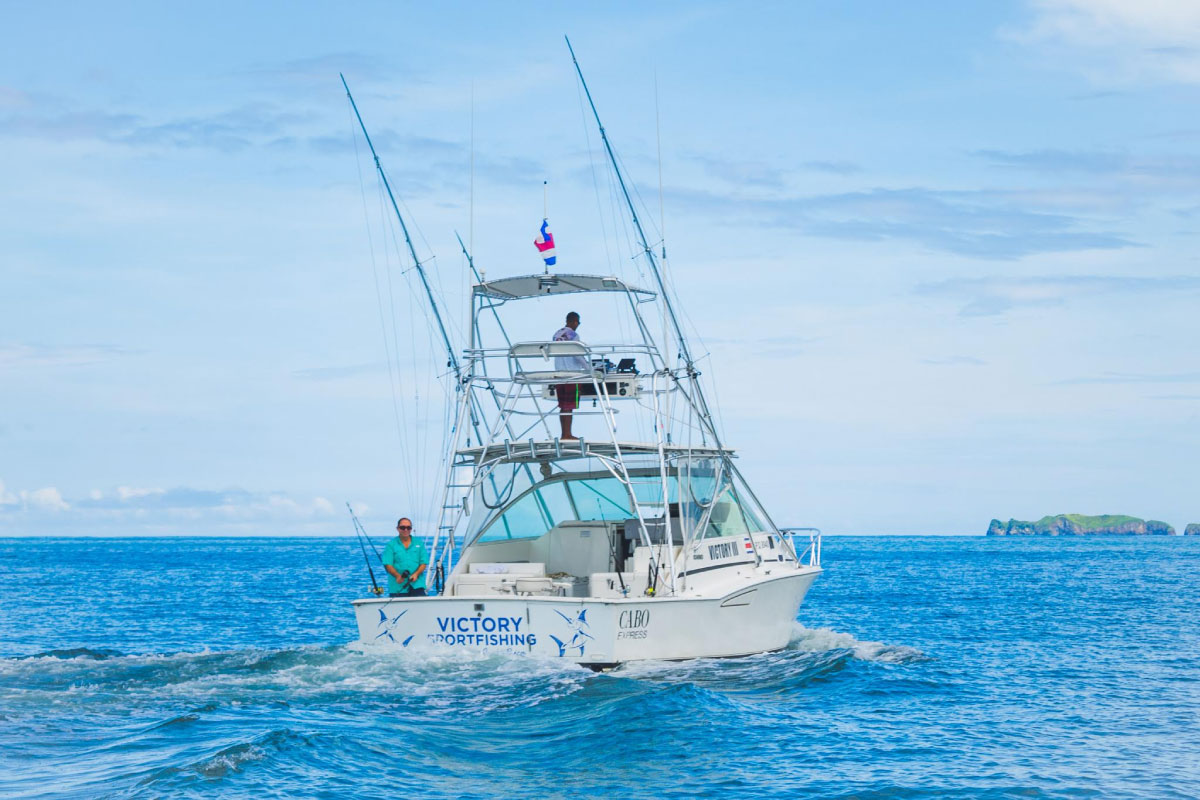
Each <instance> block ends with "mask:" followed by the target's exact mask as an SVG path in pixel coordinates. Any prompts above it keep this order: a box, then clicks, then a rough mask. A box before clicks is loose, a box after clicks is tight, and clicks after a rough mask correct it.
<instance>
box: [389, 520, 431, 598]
mask: <svg viewBox="0 0 1200 800" xmlns="http://www.w3.org/2000/svg"><path fill="white" fill-rule="evenodd" d="M412 528H413V525H412V520H411V519H409V518H408V517H401V518H400V521H399V522H397V523H396V533H397V536H396V538H395V539H392V540H391V541H390V542H388V543H387V547H385V548H383V568H384V569H386V570H387V573H388V596H390V597H424V596H425V578H424V575H425V568H426V567H427V566H428V565H429V555H428V554H427V553H426V552H425V545H423V544H421V543H420V542H419V541H417V540H416V539H414V538H413V535H412ZM418 581H420V583H418Z"/></svg>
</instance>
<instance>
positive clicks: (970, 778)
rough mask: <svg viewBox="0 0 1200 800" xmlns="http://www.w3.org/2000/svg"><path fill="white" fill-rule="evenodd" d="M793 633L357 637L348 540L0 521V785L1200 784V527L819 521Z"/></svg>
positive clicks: (1029, 788) (824, 793)
mask: <svg viewBox="0 0 1200 800" xmlns="http://www.w3.org/2000/svg"><path fill="white" fill-rule="evenodd" d="M823 555H824V562H825V563H824V566H825V569H826V572H825V574H824V575H822V576H821V577H820V578H819V579H818V580H817V582H816V584H815V585H814V586H813V589H812V591H811V592H810V594H809V596H808V599H807V600H806V602H805V604H804V606H803V607H802V608H801V610H800V616H799V619H798V620H797V622H796V627H795V634H794V636H793V639H792V643H791V646H790V647H789V648H788V649H787V650H785V651H783V652H779V653H772V654H765V655H758V656H753V657H749V658H738V659H730V660H700V661H691V662H684V663H643V664H636V665H630V666H627V667H624V668H621V669H618V670H615V671H613V672H608V673H594V672H591V671H588V670H586V669H583V668H580V667H576V666H573V665H570V664H565V663H562V662H558V661H549V660H533V659H530V658H527V657H519V656H500V655H465V654H458V655H453V654H448V653H437V652H434V653H412V652H408V651H401V652H374V651H371V650H369V649H368V650H366V651H364V650H363V649H362V648H358V647H355V646H352V645H351V644H349V643H350V642H352V640H353V639H354V638H355V629H354V625H353V616H352V614H351V611H350V607H349V605H348V603H349V601H350V600H351V599H352V598H353V597H355V596H357V595H359V594H361V593H362V590H363V588H364V587H365V585H366V583H367V580H366V575H365V567H364V566H363V563H362V556H361V554H360V553H359V551H358V549H357V545H356V544H355V542H354V540H353V539H318V540H314V539H298V540H296V539H294V540H287V539H271V538H262V539H135V538H130V539H70V540H47V539H5V540H0V796H2V797H5V798H16V797H27V798H34V797H36V798H67V797H112V798H160V797H162V798H217V797H220V798H242V797H245V798H274V797H279V798H284V797H286V798H294V797H329V798H334V797H336V798H343V797H355V798H388V800H395V798H408V797H421V798H443V797H446V798H450V797H453V798H460V797H470V798H525V797H530V798H532V797H538V798H577V797H600V798H610V797H639V798H640V797H672V798H676V797H677V798H693V797H719V798H742V797H771V798H776V797H777V798H795V797H806V798H958V797H961V798H1007V797H1012V798H1042V797H1071V798H1076V797H1099V798H1123V797H1139V798H1156V799H1159V798H1196V797H1200V538H1193V539H1184V538H1169V539H1168V538H1154V539H1135V538H1086V539H1002V538H996V539H986V538H970V537H953V538H950V537H878V538H856V537H827V538H826V541H825V548H824V554H823Z"/></svg>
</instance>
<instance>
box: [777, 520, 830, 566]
mask: <svg viewBox="0 0 1200 800" xmlns="http://www.w3.org/2000/svg"><path fill="white" fill-rule="evenodd" d="M779 532H780V533H782V534H783V535H784V536H787V537H788V540H789V541H790V542H791V545H792V552H793V553H795V554H796V560H797V561H798V562H800V563H802V564H807V565H808V566H810V567H819V566H821V529H820V528H780V529H779ZM802 533H807V534H808V545H807V546H806V547H805V548H804V550H801V549H800V544H801V542H797V539H800V534H802ZM805 557H807V558H808V561H807V562H805V561H804V559H805Z"/></svg>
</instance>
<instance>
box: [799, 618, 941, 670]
mask: <svg viewBox="0 0 1200 800" xmlns="http://www.w3.org/2000/svg"><path fill="white" fill-rule="evenodd" d="M788 649H789V650H802V651H805V652H809V653H825V652H828V651H830V650H849V651H850V653H851V654H852V655H853V656H854V658H856V659H858V660H859V661H879V662H883V663H886V664H903V663H907V662H909V661H916V660H920V659H923V658H925V654H924V653H922V652H921V651H920V650H918V649H916V648H915V647H907V646H905V645H891V644H884V643H883V642H871V641H866V642H864V641H861V640H859V639H856V638H854V636H853V635H851V634H849V633H841V632H839V631H835V630H833V629H832V628H806V627H804V626H803V625H801V624H799V623H796V625H795V627H794V628H793V630H792V638H791V641H790V642H789V643H788Z"/></svg>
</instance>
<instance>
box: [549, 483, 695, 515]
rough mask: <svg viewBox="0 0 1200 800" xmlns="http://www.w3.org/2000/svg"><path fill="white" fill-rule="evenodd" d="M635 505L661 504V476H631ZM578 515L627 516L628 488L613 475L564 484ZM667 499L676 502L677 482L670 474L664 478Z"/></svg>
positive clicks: (657, 506)
mask: <svg viewBox="0 0 1200 800" xmlns="http://www.w3.org/2000/svg"><path fill="white" fill-rule="evenodd" d="M630 485H631V486H632V487H633V495H634V497H636V498H637V500H638V505H640V506H643V507H649V508H661V507H662V500H663V496H662V478H661V477H659V476H658V475H638V476H633V477H632V478H630ZM567 488H568V490H569V491H570V492H571V498H572V499H573V500H574V501H575V508H577V509H578V510H579V518H580V519H584V520H611V519H622V520H623V519H629V518H630V517H632V516H633V511H632V510H630V508H629V491H628V490H627V489H626V488H625V487H624V486H623V485H622V484H621V482H620V481H618V480H617V479H616V478H590V479H586V480H575V481H569V482H568V483H567ZM667 497H668V500H669V502H671V503H677V502H679V482H678V481H677V480H676V479H675V476H674V475H672V476H670V477H669V478H668V480H667Z"/></svg>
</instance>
